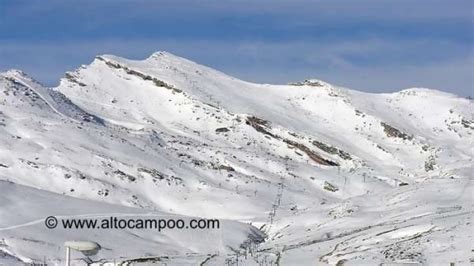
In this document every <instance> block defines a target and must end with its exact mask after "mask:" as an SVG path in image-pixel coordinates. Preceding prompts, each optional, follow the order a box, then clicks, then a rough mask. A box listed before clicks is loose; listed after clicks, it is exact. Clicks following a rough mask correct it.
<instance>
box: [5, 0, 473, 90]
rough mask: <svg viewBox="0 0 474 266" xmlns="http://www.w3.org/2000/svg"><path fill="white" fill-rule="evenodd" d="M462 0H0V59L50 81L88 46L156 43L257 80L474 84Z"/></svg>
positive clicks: (131, 53)
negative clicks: (315, 79) (311, 79)
mask: <svg viewBox="0 0 474 266" xmlns="http://www.w3.org/2000/svg"><path fill="white" fill-rule="evenodd" d="M472 12H473V4H472V1H467V0H449V1H447V0H417V1H413V0H396V1H388V0H357V1H355V0H344V1H339V0H324V1H322V0H287V1H281V0H260V1H257V0H228V1H226V0H200V1H180V0H174V1H159V0H157V1H151V0H133V1H132V0H128V1H125V0H82V1H72V0H71V1H69V0H28V1H26V0H0V71H3V70H7V69H10V68H18V69H22V70H24V71H25V72H27V73H29V74H30V75H31V76H33V77H34V78H36V79H38V80H39V81H41V82H43V83H44V84H46V85H49V86H54V85H56V84H57V83H58V80H59V79H60V78H61V77H62V76H63V75H64V72H65V71H68V70H73V69H75V68H77V67H79V66H80V65H81V64H88V63H90V62H91V61H92V60H93V58H94V56H95V55H97V54H104V53H107V54H115V55H118V56H123V57H127V58H132V59H142V58H145V57H147V56H149V55H150V54H151V53H153V52H154V51H158V50H166V51H169V52H172V53H174V54H176V55H179V56H183V57H186V58H189V59H191V60H194V61H197V62H199V63H201V64H205V65H208V66H211V67H214V68H217V69H219V70H221V71H224V72H226V73H228V74H231V75H234V76H236V77H239V78H242V79H245V80H249V81H255V82H265V83H287V82H291V81H298V80H302V79H306V78H318V79H322V80H325V81H328V82H331V83H333V84H336V85H341V86H346V87H350V88H354V89H358V90H364V91H370V92H390V91H397V90H400V89H403V88H408V87H429V88H434V89H439V90H444V91H448V92H452V93H455V94H458V95H462V96H468V95H471V96H472V95H473V92H472V91H473V79H472V75H473V58H474V55H473V52H472V38H473V33H474V31H473V15H472V14H473V13H472Z"/></svg>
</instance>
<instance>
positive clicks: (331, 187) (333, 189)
mask: <svg viewBox="0 0 474 266" xmlns="http://www.w3.org/2000/svg"><path fill="white" fill-rule="evenodd" d="M323 188H324V189H325V190H327V191H331V192H336V191H338V190H339V188H338V187H336V186H335V185H333V184H331V183H329V182H327V181H324V187H323Z"/></svg>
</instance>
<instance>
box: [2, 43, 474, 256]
mask: <svg viewBox="0 0 474 266" xmlns="http://www.w3.org/2000/svg"><path fill="white" fill-rule="evenodd" d="M0 95H1V97H0V217H1V219H0V264H2V263H5V264H16V263H22V262H23V263H41V262H43V261H47V262H48V263H53V264H54V263H60V262H61V261H62V260H63V256H64V248H63V243H64V241H67V240H71V239H86V240H92V241H96V242H98V243H100V245H101V246H102V250H101V251H100V252H99V253H98V254H97V255H96V256H94V257H92V258H93V259H94V260H95V261H100V262H101V263H112V262H129V263H132V262H133V263H136V264H138V263H140V262H141V263H144V264H149V263H158V264H159V263H166V264H167V265H175V264H180V265H181V264H182V265H188V264H194V265H198V264H201V265H225V264H229V265H233V264H238V265H316V264H337V263H339V265H341V264H342V263H345V264H344V265H346V264H347V265H350V264H354V265H360V264H364V263H366V264H374V263H383V262H421V263H427V264H444V265H446V264H449V263H451V262H454V263H456V264H469V261H470V259H471V258H472V257H473V255H472V253H471V243H473V236H472V224H471V217H472V196H471V194H472V188H473V187H472V183H471V179H472V170H473V169H472V168H473V162H472V146H473V145H472V140H473V133H474V121H473V113H472V100H468V99H464V98H460V97H457V96H455V95H452V94H448V93H445V92H440V91H435V90H429V89H421V88H412V89H406V90H402V91H400V92H397V93H391V94H371V93H363V92H358V91H354V90H350V89H346V88H340V87H337V86H334V85H331V84H328V83H325V82H323V81H319V80H305V81H303V82H296V83H292V84H289V85H269V84H254V83H249V82H245V81H241V80H238V79H236V78H233V77H231V76H228V75H226V74H224V73H221V72H219V71H216V70H213V69H210V68H208V67H205V66H202V65H199V64H196V63H194V62H191V61H188V60H186V59H183V58H180V57H177V56H174V55H172V54H169V53H166V52H157V53H155V54H153V55H152V56H150V57H149V58H147V59H145V60H143V61H134V60H127V59H124V58H120V57H116V56H111V55H102V56H98V57H96V59H95V60H94V61H93V62H92V63H91V64H90V65H87V66H81V67H80V68H79V69H77V70H76V71H74V72H68V73H66V75H65V77H64V78H63V79H62V80H61V82H60V85H59V86H58V87H56V88H45V87H44V86H42V85H41V84H39V83H38V82H36V81H34V80H33V79H32V78H30V77H28V76H27V75H26V74H25V73H23V72H21V71H17V70H11V71H8V72H6V73H2V74H0ZM50 215H55V216H57V217H91V218H93V217H108V216H111V215H114V216H122V217H145V216H146V217H181V218H182V219H191V218H192V217H203V218H217V219H221V221H222V222H221V228H220V229H218V230H216V229H213V230H211V229H209V230H201V231H200V230H164V231H161V232H156V231H153V230H113V231H104V230H92V229H83V230H64V229H54V230H50V229H47V228H46V227H45V226H44V223H43V222H44V218H46V217H47V216H50ZM80 257H81V256H80V255H78V254H75V255H74V256H73V258H74V259H76V260H75V261H74V262H75V263H77V264H80V263H82V262H81V261H80V260H78V259H79V258H80Z"/></svg>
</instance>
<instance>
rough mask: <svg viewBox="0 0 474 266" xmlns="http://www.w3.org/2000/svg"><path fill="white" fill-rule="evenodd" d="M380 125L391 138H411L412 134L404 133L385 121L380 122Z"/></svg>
mask: <svg viewBox="0 0 474 266" xmlns="http://www.w3.org/2000/svg"><path fill="white" fill-rule="evenodd" d="M380 125H381V126H382V127H383V131H384V132H385V134H386V135H387V137H392V138H401V139H404V140H412V139H413V136H410V135H408V134H406V133H403V132H401V131H400V130H398V129H396V128H394V127H392V126H390V125H389V124H387V123H384V122H380Z"/></svg>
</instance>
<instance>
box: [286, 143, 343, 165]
mask: <svg viewBox="0 0 474 266" xmlns="http://www.w3.org/2000/svg"><path fill="white" fill-rule="evenodd" d="M283 141H284V142H285V143H287V144H289V145H292V146H294V147H296V148H298V149H299V150H301V151H302V152H304V153H306V155H308V157H309V158H311V160H313V161H314V162H316V163H319V164H322V165H328V166H338V165H339V164H338V163H336V162H333V161H331V160H328V159H325V158H323V157H321V156H320V155H319V154H317V153H315V152H313V151H312V150H311V149H309V148H308V147H306V146H305V145H303V144H301V143H298V142H296V141H292V140H289V139H283Z"/></svg>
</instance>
